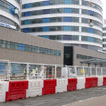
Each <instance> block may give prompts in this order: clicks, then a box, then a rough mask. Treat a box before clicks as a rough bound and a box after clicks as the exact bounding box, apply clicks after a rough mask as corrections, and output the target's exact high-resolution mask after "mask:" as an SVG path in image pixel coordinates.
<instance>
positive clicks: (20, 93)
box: [6, 81, 28, 101]
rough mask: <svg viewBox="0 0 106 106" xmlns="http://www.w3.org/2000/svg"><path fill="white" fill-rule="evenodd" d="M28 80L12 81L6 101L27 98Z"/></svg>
mask: <svg viewBox="0 0 106 106" xmlns="http://www.w3.org/2000/svg"><path fill="white" fill-rule="evenodd" d="M27 89H28V81H10V82H9V91H8V92H6V101H11V100H18V99H22V98H26V90H27Z"/></svg>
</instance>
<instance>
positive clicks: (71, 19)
mask: <svg viewBox="0 0 106 106" xmlns="http://www.w3.org/2000/svg"><path fill="white" fill-rule="evenodd" d="M52 22H77V23H79V18H78V17H52V18H40V19H39V18H38V19H30V20H24V21H21V24H22V25H26V24H38V23H52Z"/></svg>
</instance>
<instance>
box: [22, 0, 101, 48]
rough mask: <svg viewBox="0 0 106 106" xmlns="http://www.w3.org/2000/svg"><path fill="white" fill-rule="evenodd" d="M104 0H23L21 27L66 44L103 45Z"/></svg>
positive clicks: (34, 34) (28, 31)
mask: <svg viewBox="0 0 106 106" xmlns="http://www.w3.org/2000/svg"><path fill="white" fill-rule="evenodd" d="M102 19H103V17H102V3H101V1H100V0H23V2H22V17H21V30H22V32H24V33H29V34H31V35H33V36H40V37H43V38H47V39H51V40H56V41H59V42H62V43H64V44H65V46H72V45H76V46H80V47H84V48H87V49H92V50H98V49H102Z"/></svg>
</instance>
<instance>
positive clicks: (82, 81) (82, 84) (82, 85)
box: [77, 77, 85, 90]
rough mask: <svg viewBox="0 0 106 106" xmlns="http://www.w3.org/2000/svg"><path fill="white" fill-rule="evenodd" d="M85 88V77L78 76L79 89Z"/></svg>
mask: <svg viewBox="0 0 106 106" xmlns="http://www.w3.org/2000/svg"><path fill="white" fill-rule="evenodd" d="M84 88H85V78H83V77H82V78H80V77H79V78H77V89H78V90H79V89H84Z"/></svg>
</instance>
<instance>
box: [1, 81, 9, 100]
mask: <svg viewBox="0 0 106 106" xmlns="http://www.w3.org/2000/svg"><path fill="white" fill-rule="evenodd" d="M8 87H9V82H6V81H0V102H5V98H6V92H7V91H8Z"/></svg>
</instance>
